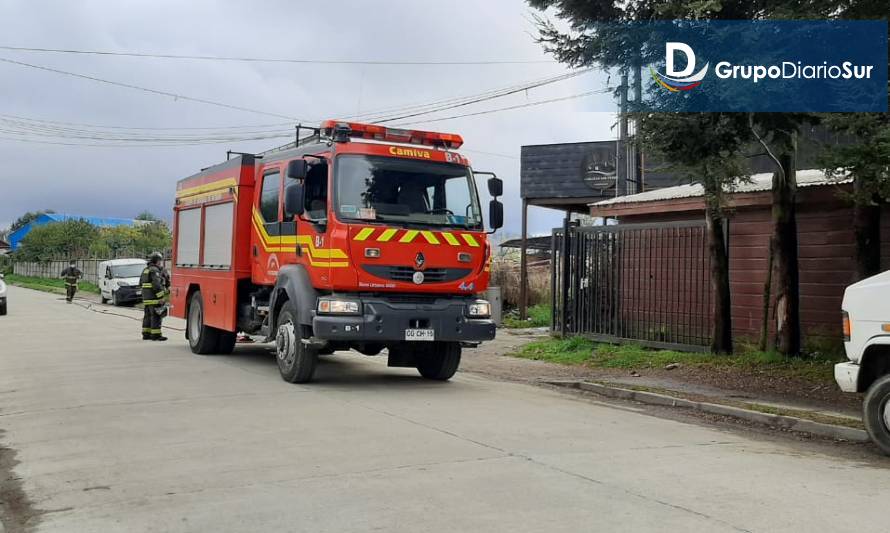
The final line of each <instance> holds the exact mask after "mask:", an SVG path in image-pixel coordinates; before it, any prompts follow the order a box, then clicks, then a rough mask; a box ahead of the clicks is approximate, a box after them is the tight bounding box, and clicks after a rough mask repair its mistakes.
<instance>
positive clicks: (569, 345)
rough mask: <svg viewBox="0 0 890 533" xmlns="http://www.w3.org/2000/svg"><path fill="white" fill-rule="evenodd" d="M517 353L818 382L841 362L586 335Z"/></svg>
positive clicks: (619, 365) (631, 366)
mask: <svg viewBox="0 0 890 533" xmlns="http://www.w3.org/2000/svg"><path fill="white" fill-rule="evenodd" d="M513 355H514V356H516V357H521V358H524V359H535V360H540V361H549V362H552V363H560V364H569V365H586V366H589V367H592V368H617V369H628V370H646V369H659V368H664V367H665V366H667V365H669V364H672V363H679V364H680V365H682V366H685V367H699V368H714V369H739V370H743V371H749V372H764V373H769V374H771V375H776V376H782V377H793V378H800V379H804V380H807V381H812V382H816V383H833V382H834V364H835V363H837V362H840V361H841V358H839V357H838V356H837V355H822V354H816V355H813V356H810V357H800V358H786V357H784V356H782V355H780V354H778V353H775V352H760V351H756V350H751V349H749V348H746V347H745V346H741V347H739V351H738V353H736V354H733V355H714V354H709V353H688V352H675V351H671V350H651V349H647V348H643V347H642V346H639V345H634V344H622V345H613V344H600V343H595V342H593V341H590V340H587V339H584V338H582V337H572V338H568V339H548V340H544V341H539V342H533V343H530V344H527V345H525V346H523V347H522V349H521V350H520V351H519V352H518V353H516V354H513Z"/></svg>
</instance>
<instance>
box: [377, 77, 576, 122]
mask: <svg viewBox="0 0 890 533" xmlns="http://www.w3.org/2000/svg"><path fill="white" fill-rule="evenodd" d="M590 70H591V69H584V70H578V71H575V72H569V73H566V74H561V75H559V76H554V77H551V78H546V79H544V80H538V81H534V82H529V83H526V84H522V85H518V86H513V87H508V88H506V89H501V90H498V91H493V92H489V93H483V94H482V95H478V96H470V97H466V98H464V99H458V100H457V101H454V102H452V103H448V104H443V105H438V106H436V105H433V106H427V107H425V108H420V109H417V110H415V111H405V112H402V113H407V114H400V115H396V116H389V117H375V118H373V119H371V121H372V122H375V123H380V124H382V123H385V122H393V121H395V120H403V119H406V118H414V117H419V116H423V115H428V114H430V113H435V112H438V111H447V110H449V109H456V108H460V107H466V106H468V105H472V104H478V103H480V102H487V101H489V100H495V99H497V98H503V97H505V96H510V95H513V94H517V93H521V92H525V91H529V90H531V89H537V88H540V87H544V86H546V85H552V84H554V83H558V82H561V81H565V80H568V79H571V78H575V77H577V76H580V75H582V74H586V73H587V72H590Z"/></svg>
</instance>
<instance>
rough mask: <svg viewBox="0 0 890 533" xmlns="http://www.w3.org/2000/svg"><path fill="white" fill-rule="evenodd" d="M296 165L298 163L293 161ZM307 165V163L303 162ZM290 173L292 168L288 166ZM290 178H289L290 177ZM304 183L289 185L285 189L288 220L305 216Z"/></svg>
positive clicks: (285, 210) (285, 211)
mask: <svg viewBox="0 0 890 533" xmlns="http://www.w3.org/2000/svg"><path fill="white" fill-rule="evenodd" d="M291 163H296V161H291ZM303 163H305V161H303ZM288 173H290V166H288ZM288 177H289V176H288ZM304 191H305V189H303V183H302V182H296V183H288V184H287V187H285V189H284V214H285V215H286V216H287V217H288V218H292V217H297V216H300V215H302V214H303V211H304V210H305V207H304V205H303V201H304V198H303V196H304V195H305V192H304Z"/></svg>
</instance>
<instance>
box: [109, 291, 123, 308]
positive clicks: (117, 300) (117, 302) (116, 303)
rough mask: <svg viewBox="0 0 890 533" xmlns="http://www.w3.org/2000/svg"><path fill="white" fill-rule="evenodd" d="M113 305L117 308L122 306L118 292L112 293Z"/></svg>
mask: <svg viewBox="0 0 890 533" xmlns="http://www.w3.org/2000/svg"><path fill="white" fill-rule="evenodd" d="M111 303H112V305H114V306H115V307H120V306H121V301H120V298H118V297H117V291H111Z"/></svg>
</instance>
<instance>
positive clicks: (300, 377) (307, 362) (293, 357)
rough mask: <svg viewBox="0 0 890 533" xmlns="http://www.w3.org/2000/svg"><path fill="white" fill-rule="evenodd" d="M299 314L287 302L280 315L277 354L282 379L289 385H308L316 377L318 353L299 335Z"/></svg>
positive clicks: (276, 336)
mask: <svg viewBox="0 0 890 533" xmlns="http://www.w3.org/2000/svg"><path fill="white" fill-rule="evenodd" d="M298 328H299V325H298V324H297V313H296V311H295V310H294V306H293V304H291V303H290V302H287V303H285V304H284V307H282V309H281V313H279V315H278V331H277V333H276V335H275V353H276V356H277V357H276V359H277V360H278V371H279V372H281V378H282V379H284V381H287V382H288V383H308V382H310V381H312V376H314V375H315V366H316V364H317V363H318V353H317V352H316V351H315V350H314V349H312V348H310V347H309V346H306V345H305V344H303V342H302V339H301V338H300V335H299V334H298V331H299V329H298Z"/></svg>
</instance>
